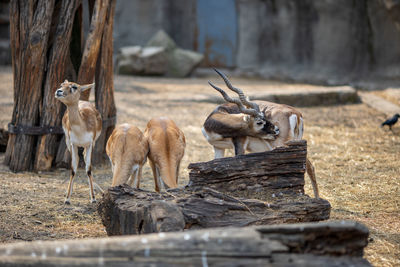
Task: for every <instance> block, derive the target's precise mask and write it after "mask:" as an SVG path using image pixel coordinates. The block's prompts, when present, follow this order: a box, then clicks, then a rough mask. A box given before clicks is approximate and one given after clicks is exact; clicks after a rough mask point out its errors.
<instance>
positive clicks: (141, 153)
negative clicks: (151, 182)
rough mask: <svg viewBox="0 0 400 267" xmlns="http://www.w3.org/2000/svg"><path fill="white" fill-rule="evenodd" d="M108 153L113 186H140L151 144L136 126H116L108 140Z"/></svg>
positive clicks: (126, 124)
mask: <svg viewBox="0 0 400 267" xmlns="http://www.w3.org/2000/svg"><path fill="white" fill-rule="evenodd" d="M106 153H107V155H108V157H109V158H110V161H111V167H112V172H113V178H112V184H111V186H117V185H121V184H124V183H126V184H128V185H129V186H132V184H133V186H134V187H135V188H139V185H140V179H141V178H142V168H143V165H144V164H145V163H146V160H147V154H148V153H149V144H148V142H147V139H146V138H145V137H144V135H143V133H142V132H141V131H140V130H139V128H137V127H136V126H133V125H130V124H128V123H124V124H121V125H118V126H117V127H115V129H114V131H113V132H112V133H111V135H110V137H109V138H108V141H107V146H106Z"/></svg>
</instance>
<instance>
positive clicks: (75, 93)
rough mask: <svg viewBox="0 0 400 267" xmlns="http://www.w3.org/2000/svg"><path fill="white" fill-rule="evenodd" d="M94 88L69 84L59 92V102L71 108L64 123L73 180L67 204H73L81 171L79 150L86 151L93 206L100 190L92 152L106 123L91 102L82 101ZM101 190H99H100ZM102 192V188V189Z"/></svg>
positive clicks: (66, 82) (64, 118)
mask: <svg viewBox="0 0 400 267" xmlns="http://www.w3.org/2000/svg"><path fill="white" fill-rule="evenodd" d="M93 86H94V83H93V84H87V85H79V84H77V83H73V82H68V81H67V80H65V81H64V82H63V83H62V84H61V87H60V88H58V89H57V91H56V92H55V97H56V98H57V100H59V101H61V102H62V103H64V104H65V105H66V106H67V110H66V111H65V114H64V117H63V119H62V127H63V129H64V133H65V142H66V144H67V148H68V150H69V152H70V153H71V157H72V161H71V176H70V180H69V184H68V189H67V193H66V197H65V204H70V197H71V194H72V189H73V183H74V178H75V174H76V171H77V168H78V163H79V156H78V147H83V148H84V152H83V156H84V158H85V165H86V174H87V176H88V180H89V189H90V191H89V193H90V200H91V202H92V203H93V202H96V198H95V195H94V188H93V184H95V185H96V186H97V184H96V183H94V181H93V177H92V165H91V158H92V151H93V147H94V145H95V143H96V140H97V138H99V136H100V133H101V127H102V121H101V116H100V113H99V112H98V111H97V109H96V108H95V107H94V105H93V104H91V103H90V102H88V101H81V100H79V98H80V96H81V92H83V91H85V90H88V89H90V88H92V87H93ZM97 187H98V186H97ZM98 188H99V190H100V191H102V190H101V188H100V187H98Z"/></svg>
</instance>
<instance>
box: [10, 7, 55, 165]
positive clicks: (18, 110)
mask: <svg viewBox="0 0 400 267" xmlns="http://www.w3.org/2000/svg"><path fill="white" fill-rule="evenodd" d="M35 4H37V5H35ZM53 9H54V0H50V1H47V0H39V1H37V2H34V1H28V2H26V1H23V0H20V1H18V0H13V1H11V6H10V31H11V32H10V34H11V38H10V41H11V48H12V65H13V71H14V111H13V116H12V120H11V123H12V124H13V125H23V126H35V125H38V123H39V116H40V115H39V114H40V107H41V105H42V85H43V79H44V77H45V64H46V60H47V59H46V53H47V43H48V42H47V41H48V39H49V33H50V26H51V21H52V14H53ZM35 145H36V138H35V136H32V135H25V134H17V135H15V134H10V138H9V140H8V145H7V152H6V157H5V163H6V164H7V165H9V167H10V169H11V170H12V171H23V170H28V169H30V168H31V167H32V165H33V162H34V157H35Z"/></svg>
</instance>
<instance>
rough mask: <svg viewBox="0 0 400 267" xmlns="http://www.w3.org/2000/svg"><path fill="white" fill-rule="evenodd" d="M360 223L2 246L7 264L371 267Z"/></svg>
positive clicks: (0, 252)
mask: <svg viewBox="0 0 400 267" xmlns="http://www.w3.org/2000/svg"><path fill="white" fill-rule="evenodd" d="M367 238H368V229H367V228H366V227H365V226H363V225H361V224H359V223H356V222H350V221H341V222H324V223H317V224H311V223H307V224H295V225H282V226H260V227H245V228H224V229H222V228H219V229H206V230H197V231H190V232H180V233H179V232H175V233H160V234H150V235H144V236H126V237H119V238H102V239H87V240H69V241H47V242H42V241H36V242H30V243H25V242H24V243H14V244H5V245H4V244H3V245H0V264H1V265H6V266H21V265H29V266H43V265H45V266H60V265H70V266H76V265H79V266H97V265H102V266H132V265H134V266H371V265H370V264H369V262H368V261H367V260H365V259H363V258H362V257H361V255H362V252H363V248H364V247H365V246H366V245H367Z"/></svg>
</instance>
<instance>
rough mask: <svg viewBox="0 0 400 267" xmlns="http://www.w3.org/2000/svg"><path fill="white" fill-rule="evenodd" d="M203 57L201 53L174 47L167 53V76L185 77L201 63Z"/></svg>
mask: <svg viewBox="0 0 400 267" xmlns="http://www.w3.org/2000/svg"><path fill="white" fill-rule="evenodd" d="M203 58H204V56H203V54H200V53H197V52H194V51H190V50H185V49H181V48H176V49H174V50H173V51H171V52H169V53H168V71H167V76H171V77H186V76H188V75H189V74H190V73H191V72H192V71H193V70H194V69H195V68H196V67H197V66H198V65H199V64H200V63H201V61H202V60H203Z"/></svg>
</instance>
